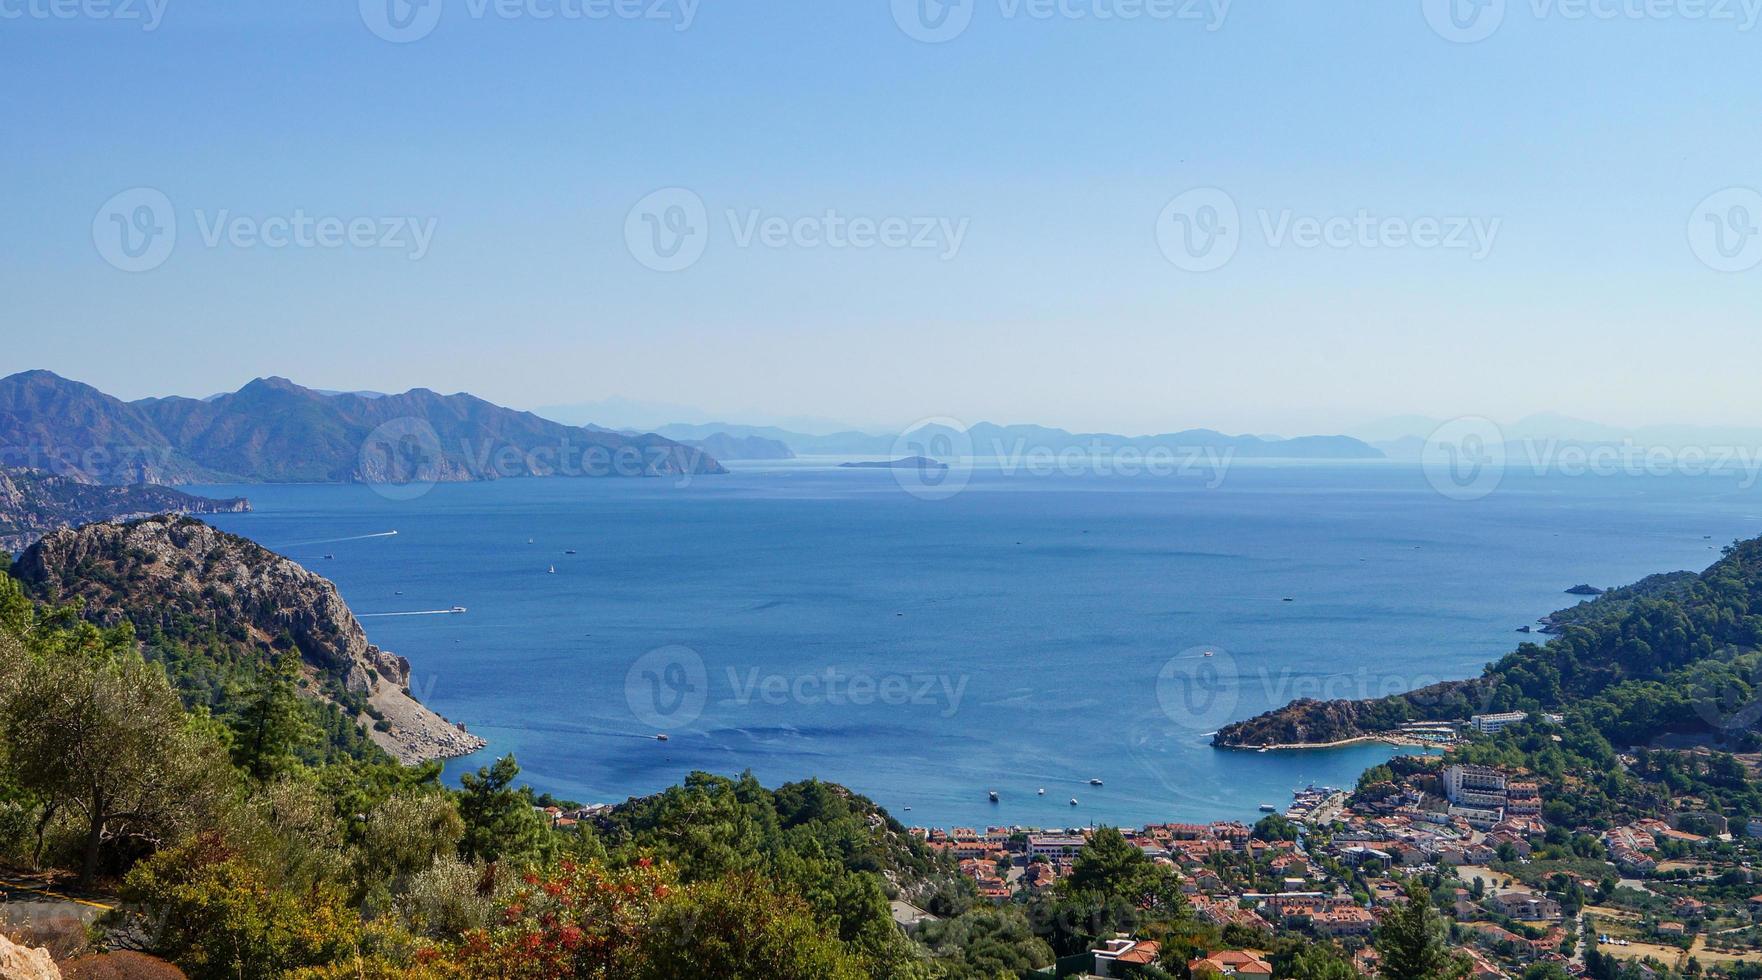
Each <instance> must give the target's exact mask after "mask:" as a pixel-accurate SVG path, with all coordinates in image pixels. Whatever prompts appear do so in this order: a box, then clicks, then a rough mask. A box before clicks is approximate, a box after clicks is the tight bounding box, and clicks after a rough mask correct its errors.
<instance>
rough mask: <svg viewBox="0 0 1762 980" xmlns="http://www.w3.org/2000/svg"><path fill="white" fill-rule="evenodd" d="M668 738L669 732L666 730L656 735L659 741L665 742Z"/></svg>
mask: <svg viewBox="0 0 1762 980" xmlns="http://www.w3.org/2000/svg"><path fill="white" fill-rule="evenodd" d="M666 740H667V733H666V732H662V733H661V734H659V735H656V736H655V741H657V742H665V741H666Z"/></svg>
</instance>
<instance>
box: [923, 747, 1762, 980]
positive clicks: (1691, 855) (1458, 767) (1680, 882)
mask: <svg viewBox="0 0 1762 980" xmlns="http://www.w3.org/2000/svg"><path fill="white" fill-rule="evenodd" d="M1531 721H1533V722H1540V723H1543V724H1558V723H1559V719H1558V717H1557V716H1552V715H1538V716H1536V717H1534V718H1532V717H1530V716H1528V715H1526V714H1525V713H1523V712H1515V713H1504V714H1498V715H1487V716H1477V717H1474V718H1471V719H1469V720H1467V721H1466V722H1461V723H1457V724H1454V725H1432V726H1428V727H1429V728H1430V729H1431V731H1430V732H1429V733H1428V735H1429V738H1428V740H1430V741H1432V742H1433V744H1445V745H1454V744H1457V743H1458V742H1459V741H1463V742H1466V741H1469V740H1472V739H1473V738H1475V737H1476V736H1482V735H1492V734H1496V733H1498V732H1500V731H1502V730H1504V729H1505V728H1506V727H1508V726H1510V725H1515V724H1519V723H1524V722H1531ZM1397 737H1400V738H1414V737H1415V735H1414V733H1413V732H1412V731H1407V732H1402V733H1399V735H1398V736H1397ZM1556 737H1557V736H1556ZM1702 754H1703V755H1710V753H1706V752H1705V750H1702ZM1623 759H1624V763H1625V762H1631V761H1633V760H1632V759H1629V758H1628V757H1625V756H1624V757H1623ZM1757 761H1758V760H1756V759H1753V758H1747V759H1746V761H1745V764H1746V766H1750V767H1753V766H1754V765H1755V763H1756V762H1757ZM1751 775H1752V777H1753V775H1754V768H1751ZM1564 788H1565V787H1564V786H1562V785H1561V784H1559V783H1558V782H1551V781H1550V779H1549V778H1548V777H1547V776H1544V775H1542V774H1537V773H1532V772H1527V771H1523V770H1521V769H1516V768H1506V767H1498V766H1486V765H1475V764H1466V763H1462V762H1457V761H1455V760H1454V759H1453V758H1452V757H1451V754H1450V753H1446V754H1444V755H1442V756H1439V755H1436V754H1432V755H1400V756H1396V757H1395V758H1394V759H1392V760H1391V761H1390V762H1389V763H1388V764H1386V765H1383V766H1378V767H1376V768H1374V769H1372V770H1370V771H1369V772H1367V773H1366V774H1365V776H1364V778H1363V779H1362V780H1361V781H1360V783H1359V785H1358V786H1356V787H1355V788H1352V789H1350V790H1343V789H1338V788H1333V787H1315V786H1311V787H1304V788H1302V789H1299V790H1297V791H1296V792H1295V793H1294V799H1293V802H1292V803H1291V804H1290V806H1289V807H1288V808H1287V809H1285V810H1284V811H1283V812H1276V813H1268V814H1267V815H1266V816H1264V817H1262V818H1261V819H1259V820H1258V821H1257V822H1255V823H1254V824H1252V825H1250V824H1248V823H1244V822H1240V821H1220V822H1212V823H1152V824H1147V825H1145V826H1142V827H1138V828H1134V829H1127V828H1119V830H1120V833H1121V834H1122V835H1123V836H1124V837H1125V839H1126V840H1127V841H1128V842H1129V843H1130V844H1131V845H1133V846H1135V847H1136V848H1137V849H1138V850H1139V851H1141V852H1142V853H1143V854H1144V855H1145V856H1146V857H1148V858H1149V859H1151V860H1152V861H1154V862H1156V863H1157V864H1158V865H1161V866H1163V867H1165V868H1168V869H1170V870H1172V871H1173V872H1174V873H1175V874H1176V875H1177V876H1178V878H1179V881H1180V887H1181V891H1182V892H1183V893H1184V896H1185V898H1186V901H1187V903H1188V905H1189V906H1190V907H1191V909H1192V911H1193V913H1194V914H1195V916H1196V917H1197V918H1199V919H1201V920H1203V921H1204V922H1207V923H1209V924H1211V925H1212V926H1215V927H1216V928H1217V930H1218V933H1217V934H1218V935H1221V936H1223V937H1225V938H1226V939H1227V940H1231V941H1230V942H1227V943H1226V944H1224V945H1225V946H1226V947H1227V948H1222V947H1220V948H1218V949H1206V950H1200V951H1198V953H1199V954H1200V955H1195V956H1193V957H1190V958H1187V959H1185V960H1184V961H1183V962H1182V963H1178V964H1171V962H1170V958H1169V957H1168V956H1167V953H1166V951H1165V950H1162V949H1161V948H1160V947H1159V944H1158V943H1157V942H1155V941H1153V940H1151V939H1147V938H1143V937H1136V936H1120V937H1118V939H1117V940H1113V941H1110V942H1105V943H1101V944H1098V945H1097V947H1096V948H1095V949H1092V950H1090V951H1089V954H1088V955H1089V956H1090V957H1091V958H1092V960H1093V963H1092V964H1090V965H1088V966H1086V967H1083V968H1082V969H1077V970H1067V969H1065V968H1064V967H1065V966H1067V965H1066V964H1061V968H1060V969H1058V970H1055V971H1052V972H1050V973H1049V974H1048V975H1054V974H1056V975H1058V976H1067V975H1079V976H1081V975H1093V976H1100V977H1110V976H1129V975H1134V974H1133V973H1132V970H1131V964H1134V963H1140V964H1152V963H1157V964H1160V965H1161V968H1162V969H1164V970H1168V969H1169V968H1170V967H1171V965H1173V966H1177V967H1178V966H1184V967H1185V968H1186V972H1187V974H1188V975H1190V976H1193V977H1199V976H1202V975H1207V976H1209V975H1212V974H1216V975H1220V976H1226V977H1251V978H1263V977H1271V976H1272V975H1273V973H1274V971H1273V967H1272V966H1271V964H1270V955H1271V954H1270V953H1269V952H1268V951H1267V950H1268V949H1269V948H1270V947H1271V946H1272V944H1273V943H1275V942H1277V941H1279V940H1283V939H1287V938H1289V937H1291V936H1298V937H1305V938H1308V939H1311V940H1313V941H1318V942H1326V943H1332V944H1337V946H1338V949H1339V952H1340V954H1341V955H1342V957H1343V958H1347V959H1349V960H1350V962H1351V963H1352V964H1353V966H1354V967H1355V968H1356V969H1357V970H1358V971H1359V972H1360V973H1361V974H1363V975H1364V976H1367V977H1368V976H1375V975H1377V973H1378V964H1377V953H1376V949H1375V948H1374V946H1373V944H1372V937H1373V936H1374V935H1375V934H1376V933H1377V930H1378V928H1379V926H1380V924H1381V923H1382V922H1383V920H1384V919H1385V917H1386V916H1387V915H1388V914H1389V913H1390V912H1391V911H1392V910H1394V909H1396V908H1397V907H1399V906H1401V905H1402V904H1403V903H1404V902H1405V901H1406V900H1407V894H1408V893H1407V886H1408V884H1409V883H1410V882H1412V881H1415V880H1417V881H1419V882H1421V883H1422V884H1423V886H1424V887H1425V889H1426V891H1427V892H1429V893H1430V894H1431V895H1432V897H1433V900H1434V904H1435V905H1436V906H1437V908H1438V911H1439V912H1440V913H1441V914H1442V916H1443V917H1444V918H1445V919H1446V921H1447V922H1448V924H1449V930H1450V937H1451V940H1452V943H1453V944H1454V945H1455V946H1456V947H1457V948H1458V949H1459V950H1460V951H1461V952H1462V953H1463V954H1464V955H1466V956H1467V957H1468V960H1469V961H1470V962H1471V963H1472V973H1471V975H1472V976H1474V977H1476V978H1480V980H1493V978H1501V977H1515V976H1521V975H1524V974H1525V971H1527V970H1533V969H1534V968H1535V967H1536V965H1537V964H1551V965H1553V966H1554V967H1557V968H1558V970H1559V971H1560V974H1565V975H1571V976H1583V975H1586V974H1587V973H1592V974H1593V975H1612V974H1611V971H1610V970H1609V969H1605V970H1604V971H1602V972H1601V973H1598V972H1596V971H1592V970H1589V969H1588V967H1587V963H1588V962H1602V963H1605V964H1610V965H1611V966H1613V967H1614V968H1615V969H1619V970H1626V969H1629V968H1631V969H1632V970H1634V971H1637V972H1635V973H1634V974H1632V975H1637V976H1640V977H1650V976H1655V975H1661V974H1663V973H1665V972H1666V971H1674V972H1676V973H1678V974H1696V973H1730V974H1732V975H1739V976H1754V975H1757V973H1758V972H1759V971H1762V880H1759V878H1758V873H1757V871H1756V865H1757V864H1758V863H1759V862H1762V820H1758V819H1750V820H1747V821H1745V822H1744V823H1743V824H1742V825H1733V824H1732V823H1731V822H1730V821H1729V820H1728V819H1727V818H1726V817H1725V816H1723V815H1722V814H1721V813H1719V812H1717V811H1716V810H1715V809H1714V808H1712V807H1709V806H1708V803H1707V801H1706V800H1705V799H1701V798H1697V797H1695V796H1690V795H1683V796H1677V797H1674V798H1672V799H1671V800H1670V806H1669V807H1668V808H1667V809H1668V812H1664V813H1660V814H1659V815H1658V816H1656V817H1647V818H1639V819H1633V820H1629V821H1625V822H1611V821H1590V822H1586V823H1583V824H1573V823H1572V822H1570V821H1567V822H1560V821H1557V820H1551V819H1549V817H1548V816H1546V815H1545V813H1552V812H1554V811H1556V810H1559V809H1562V808H1559V807H1548V806H1546V805H1545V802H1544V801H1545V800H1546V799H1548V798H1549V797H1550V796H1552V795H1553V794H1555V793H1557V792H1560V791H1562V790H1563V789H1564ZM1262 809H1263V810H1267V809H1270V808H1269V807H1262ZM1599 823H1608V824H1609V825H1608V826H1598V825H1597V824H1599ZM1097 830H1098V828H1095V827H1084V828H1030V827H1005V826H993V827H985V828H976V827H954V828H946V829H944V828H922V827H919V828H912V829H911V833H912V834H913V835H914V836H917V837H918V838H919V839H921V840H922V841H923V842H924V843H925V845H926V846H927V847H929V848H930V849H932V850H933V851H936V852H939V853H942V854H946V855H948V856H949V857H950V858H951V859H953V860H955V861H957V862H958V865H959V868H960V871H961V874H962V875H964V876H965V877H966V878H968V879H970V880H971V881H972V883H973V885H974V887H975V888H976V889H977V890H978V893H979V895H980V896H982V898H984V899H987V900H990V901H992V902H996V903H1011V902H1026V901H1029V900H1031V899H1032V898H1033V896H1035V895H1036V894H1037V893H1040V892H1043V891H1047V890H1049V889H1053V888H1054V887H1055V886H1056V885H1057V884H1058V883H1059V882H1060V881H1061V880H1064V879H1066V878H1068V877H1069V876H1070V875H1071V874H1072V871H1073V867H1074V865H1075V863H1076V861H1077V857H1078V855H1079V853H1080V852H1081V851H1082V850H1083V848H1084V847H1085V846H1086V845H1087V844H1088V843H1089V841H1090V840H1091V839H1092V838H1093V837H1094V835H1095V834H1096V833H1097ZM902 906H903V907H902ZM895 912H896V917H899V918H900V919H901V921H902V923H904V922H915V921H917V920H918V919H919V918H921V917H922V916H923V915H924V913H922V912H921V911H920V910H916V909H913V908H911V907H910V906H904V905H903V903H897V902H896V903H895ZM1587 958H1589V960H1588V959H1587ZM1560 974H1554V975H1560ZM1620 975H1622V976H1626V975H1629V974H1627V973H1621V974H1620Z"/></svg>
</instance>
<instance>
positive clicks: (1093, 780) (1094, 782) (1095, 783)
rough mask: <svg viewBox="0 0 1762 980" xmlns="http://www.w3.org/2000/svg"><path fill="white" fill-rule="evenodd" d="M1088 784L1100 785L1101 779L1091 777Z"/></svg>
mask: <svg viewBox="0 0 1762 980" xmlns="http://www.w3.org/2000/svg"><path fill="white" fill-rule="evenodd" d="M1089 785H1091V786H1100V785H1101V780H1099V779H1091V780H1089Z"/></svg>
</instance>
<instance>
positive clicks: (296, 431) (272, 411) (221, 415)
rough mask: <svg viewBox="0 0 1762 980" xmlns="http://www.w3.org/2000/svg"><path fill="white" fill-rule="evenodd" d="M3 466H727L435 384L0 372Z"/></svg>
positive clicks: (495, 471) (657, 441)
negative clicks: (173, 388)
mask: <svg viewBox="0 0 1762 980" xmlns="http://www.w3.org/2000/svg"><path fill="white" fill-rule="evenodd" d="M0 465H10V466H24V467H32V468H36V469H44V470H49V471H51V472H54V473H56V474H57V475H61V476H65V477H68V478H70V479H73V480H76V481H80V482H86V483H99V484H117V485H128V484H137V483H151V484H169V485H177V484H188V483H235V482H244V483H254V482H266V483H347V482H365V483H381V482H386V483H395V482H407V481H411V480H422V481H432V482H457V481H466V480H488V479H498V478H502V477H520V476H672V475H680V474H686V473H693V474H697V473H721V472H724V470H723V468H722V466H721V464H720V463H718V462H717V461H716V459H715V458H714V457H713V456H711V455H709V454H707V453H705V452H704V451H702V450H700V449H695V448H692V447H689V446H684V445H681V444H679V443H677V442H674V441H672V440H669V439H666V438H663V437H661V436H658V435H646V434H645V435H624V434H622V433H617V432H612V431H608V430H604V429H593V428H583V427H578V426H569V425H563V424H560V423H557V422H552V421H550V420H548V419H543V418H540V417H538V416H537V415H534V414H532V413H530V412H519V411H515V410H513V409H508V408H503V407H501V406H498V405H493V404H491V403H489V402H487V401H484V400H483V399H481V398H476V397H474V396H472V395H466V394H458V395H441V394H438V393H436V392H433V391H429V390H428V389H426V388H417V389H414V390H411V391H407V392H404V393H403V394H401V395H381V394H378V393H368V394H357V393H338V394H328V393H325V392H321V391H314V390H312V389H309V388H302V387H301V386H299V385H297V384H294V383H293V382H291V381H288V380H286V379H283V378H259V379H257V380H255V381H252V382H251V383H250V384H247V385H245V386H244V387H243V388H240V389H239V390H238V391H236V392H233V393H231V394H227V395H218V396H214V397H211V398H206V399H198V398H176V397H173V398H147V399H142V400H140V401H134V402H125V401H122V400H120V399H117V398H114V397H112V396H110V395H107V394H105V393H103V392H101V391H99V390H98V389H96V388H93V387H91V386H90V385H85V384H81V383H79V382H77V381H69V380H67V379H66V378H62V377H59V376H57V375H55V374H51V373H50V372H48V371H27V372H24V373H22V374H15V375H12V376H10V377H7V378H4V379H0Z"/></svg>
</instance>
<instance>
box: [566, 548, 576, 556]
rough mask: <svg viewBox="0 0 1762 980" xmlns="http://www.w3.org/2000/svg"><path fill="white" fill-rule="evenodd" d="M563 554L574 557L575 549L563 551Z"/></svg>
mask: <svg viewBox="0 0 1762 980" xmlns="http://www.w3.org/2000/svg"><path fill="white" fill-rule="evenodd" d="M563 554H565V555H573V554H575V549H574V548H568V549H565V550H564V551H563Z"/></svg>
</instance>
